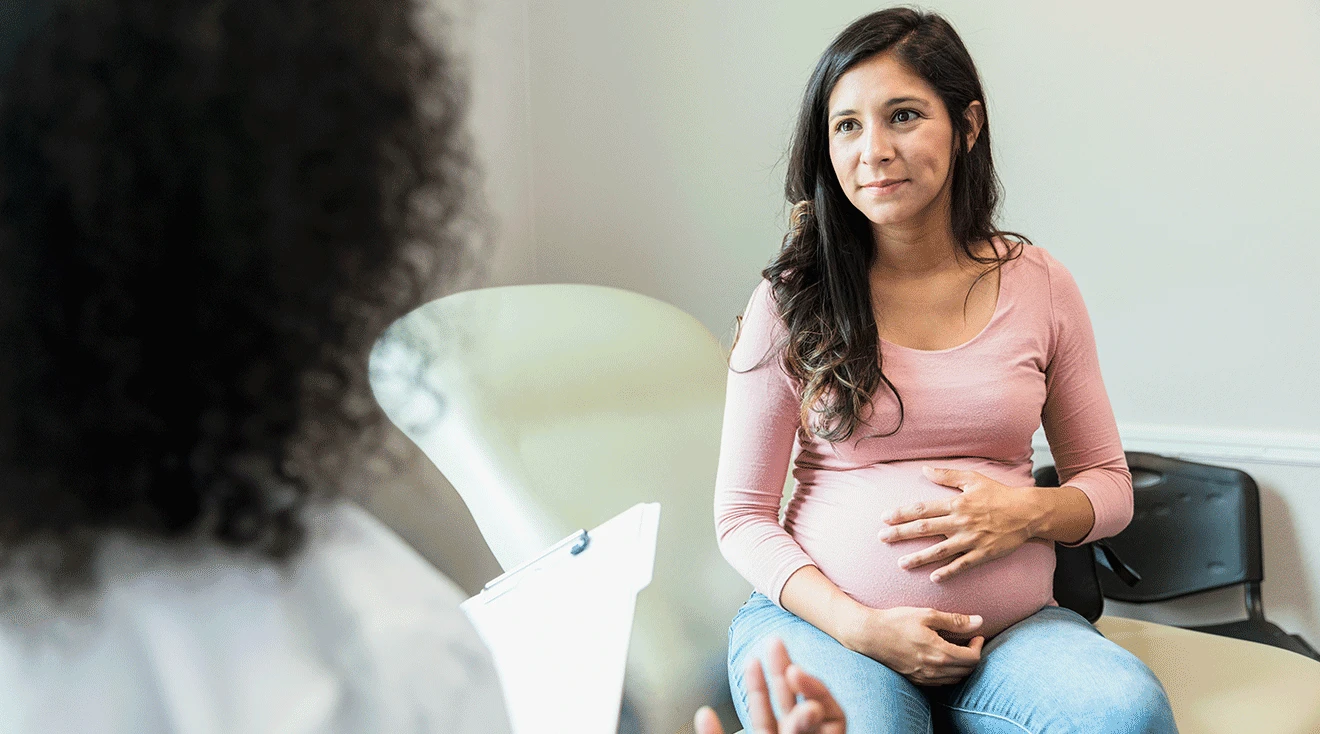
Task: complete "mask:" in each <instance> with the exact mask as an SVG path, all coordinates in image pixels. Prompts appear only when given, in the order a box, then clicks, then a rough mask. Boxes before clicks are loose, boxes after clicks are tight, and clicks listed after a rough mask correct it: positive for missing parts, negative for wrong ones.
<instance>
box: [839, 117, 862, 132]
mask: <svg viewBox="0 0 1320 734" xmlns="http://www.w3.org/2000/svg"><path fill="white" fill-rule="evenodd" d="M856 129H857V121H856V120H841V121H840V122H839V124H838V125H835V126H834V131H835V132H840V133H848V132H852V131H853V130H856Z"/></svg>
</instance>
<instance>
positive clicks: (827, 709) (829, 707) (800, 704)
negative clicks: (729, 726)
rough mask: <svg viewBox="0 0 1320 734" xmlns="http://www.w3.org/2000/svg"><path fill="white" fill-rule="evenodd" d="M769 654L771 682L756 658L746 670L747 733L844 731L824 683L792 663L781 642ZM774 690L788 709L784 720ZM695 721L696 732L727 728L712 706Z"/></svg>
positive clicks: (721, 733) (716, 732) (709, 733)
mask: <svg viewBox="0 0 1320 734" xmlns="http://www.w3.org/2000/svg"><path fill="white" fill-rule="evenodd" d="M766 657H767V662H768V663H769V666H770V679H769V681H768V683H767V681H766V676H765V674H764V672H763V671H762V668H761V663H760V661H758V660H756V659H755V658H753V659H752V660H751V661H749V662H748V663H747V668H746V669H745V670H744V675H745V676H746V679H747V708H748V711H749V713H750V714H751V717H752V728H751V729H749V730H748V732H747V734H844V732H845V731H846V729H847V726H846V723H845V720H844V715H843V709H841V708H840V707H839V704H838V703H837V702H836V701H835V700H834V697H833V696H832V695H830V692H829V689H827V688H826V687H825V684H824V683H821V682H820V680H818V679H817V678H815V677H813V676H811V675H809V674H808V673H807V672H806V671H804V670H802V669H801V668H799V667H798V666H796V665H794V664H793V661H792V660H790V659H789V657H788V650H787V649H786V648H785V647H784V643H783V642H782V641H780V640H778V639H772V640H770V643H769V646H768V650H767V656H766ZM771 690H773V691H774V698H775V700H778V701H779V705H780V708H781V709H782V710H786V711H787V713H786V714H784V717H783V718H782V719H776V717H775V710H774V705H773V704H772V703H771V698H770V696H771ZM799 696H800V697H801V698H802V700H801V701H798V697H799ZM694 724H695V726H696V730H697V734H724V727H722V726H720V721H719V718H718V717H716V716H715V712H714V711H712V710H711V709H710V708H709V707H705V706H703V707H702V708H701V709H699V710H698V711H697V716H696V720H695V722H694Z"/></svg>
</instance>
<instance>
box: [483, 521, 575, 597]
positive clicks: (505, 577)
mask: <svg viewBox="0 0 1320 734" xmlns="http://www.w3.org/2000/svg"><path fill="white" fill-rule="evenodd" d="M590 543H591V534H590V533H588V532H587V531H586V530H579V531H577V532H576V533H573V534H572V535H570V536H568V537H567V538H564V539H563V540H561V541H559V542H558V543H555V544H554V545H552V546H550V547H549V548H546V549H545V552H543V553H541V555H539V556H537V557H535V558H533V559H531V560H530V561H524V562H523V563H522V564H520V565H519V566H518V567H517V568H514V569H513V570H511V571H505V572H504V573H502V574H500V575H499V576H496V577H495V578H493V579H491V580H490V581H487V582H486V585H485V586H483V587H481V591H482V593H483V594H484V593H485V592H488V591H490V590H491V589H494V588H495V587H497V586H499V585H500V584H502V583H504V582H505V581H509V580H512V579H514V578H516V577H517V576H518V574H520V573H522V572H523V571H526V570H527V569H529V568H531V567H532V566H535V565H536V564H538V563H540V562H542V561H544V560H545V559H547V558H549V557H550V556H553V555H554V554H556V553H558V552H559V551H561V550H563V548H564V546H566V545H570V544H571V545H572V547H571V548H569V551H568V552H569V554H570V555H574V556H576V555H578V554H579V553H581V552H582V551H584V550H586V549H587V546H588V545H589V544H590ZM509 588H511V587H509ZM502 591H503V589H502V590H501V592H502Z"/></svg>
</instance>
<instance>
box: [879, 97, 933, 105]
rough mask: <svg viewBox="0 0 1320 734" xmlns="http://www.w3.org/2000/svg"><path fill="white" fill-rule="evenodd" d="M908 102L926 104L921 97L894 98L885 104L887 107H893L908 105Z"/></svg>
mask: <svg viewBox="0 0 1320 734" xmlns="http://www.w3.org/2000/svg"><path fill="white" fill-rule="evenodd" d="M908 102H920V103H922V104H926V100H924V99H922V98H921V97H894V98H892V99H890V100H889V101H888V102H885V106H886V107H893V106H894V105H896V104H906V103H908Z"/></svg>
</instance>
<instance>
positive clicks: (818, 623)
mask: <svg viewBox="0 0 1320 734" xmlns="http://www.w3.org/2000/svg"><path fill="white" fill-rule="evenodd" d="M779 603H780V604H781V605H782V606H783V607H784V608H785V609H787V610H788V611H790V612H792V613H793V614H796V615H797V616H799V617H801V618H802V619H805V620H807V621H808V622H810V623H811V624H812V625H814V626H815V627H816V628H817V629H819V630H821V631H822V632H824V633H825V634H827V635H829V636H830V637H833V638H834V639H836V640H838V641H839V643H840V644H842V645H843V646H844V647H848V646H849V641H850V640H849V637H850V635H851V633H852V632H853V631H855V630H856V629H858V628H859V626H860V624H861V621H862V618H863V616H864V615H865V612H866V607H864V606H862V605H861V604H860V603H858V602H856V601H854V600H853V598H852V597H850V596H848V595H847V594H845V593H843V591H842V590H840V589H839V587H838V586H836V585H835V584H834V582H833V581H830V580H829V579H828V578H826V577H825V574H823V573H821V572H820V569H819V568H816V567H815V566H803V567H802V568H799V569H798V570H797V571H794V572H793V575H792V576H789V577H788V582H787V583H785V584H784V589H783V591H782V592H780V594H779Z"/></svg>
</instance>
